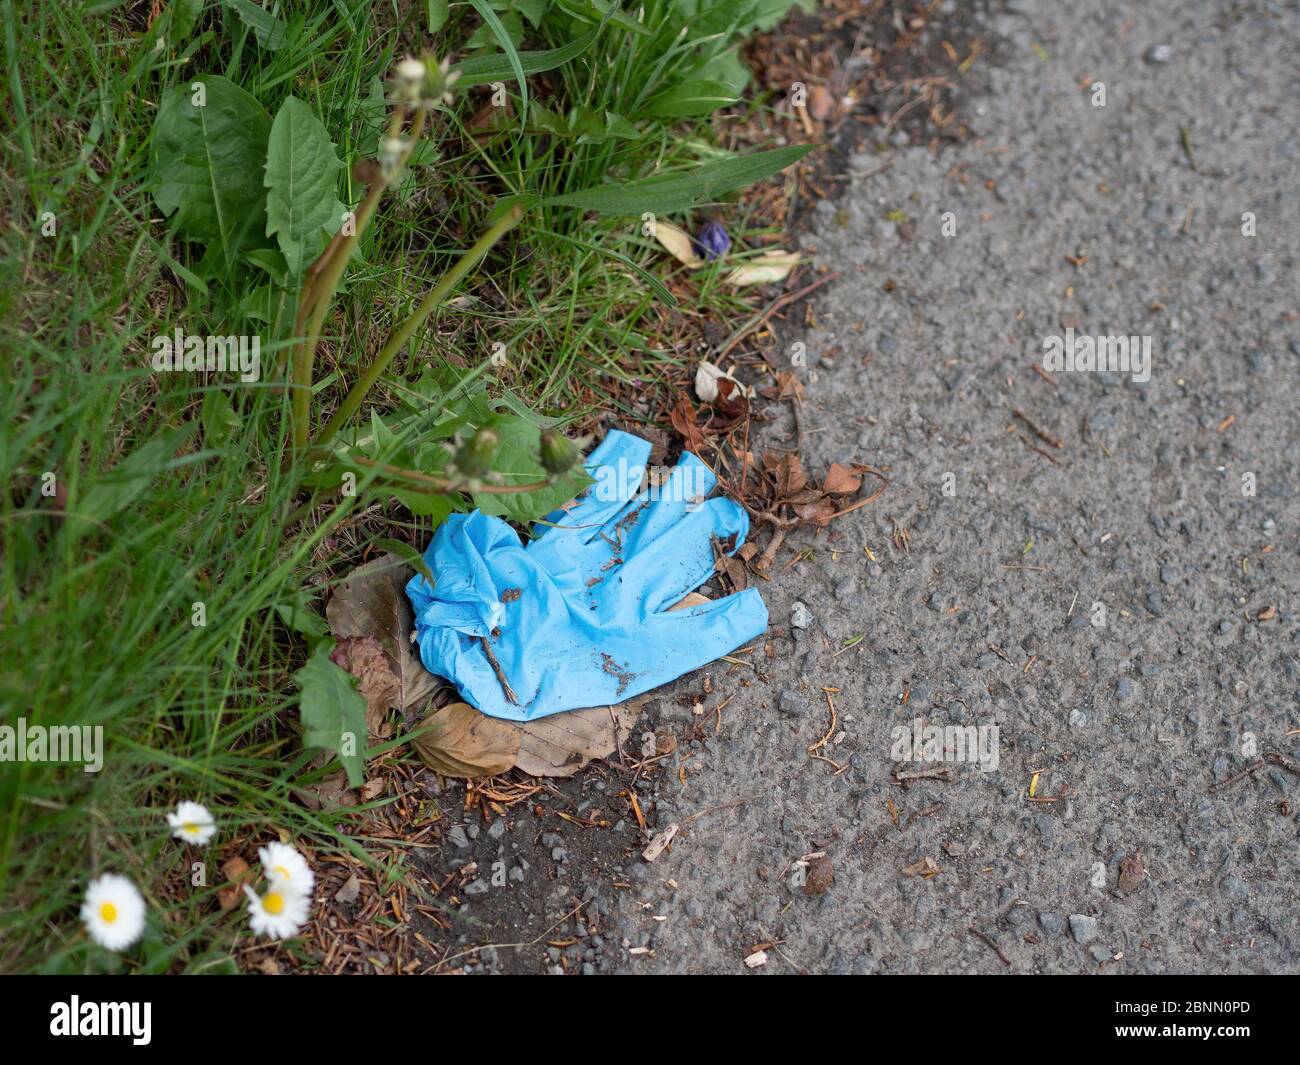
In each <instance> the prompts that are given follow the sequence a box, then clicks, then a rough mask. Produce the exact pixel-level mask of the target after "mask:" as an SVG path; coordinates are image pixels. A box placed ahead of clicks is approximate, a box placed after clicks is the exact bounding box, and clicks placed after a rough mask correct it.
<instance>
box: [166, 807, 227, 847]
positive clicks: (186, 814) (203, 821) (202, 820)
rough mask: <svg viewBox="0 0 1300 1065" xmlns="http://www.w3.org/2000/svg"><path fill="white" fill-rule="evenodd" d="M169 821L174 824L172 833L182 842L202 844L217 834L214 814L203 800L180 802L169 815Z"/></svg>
mask: <svg viewBox="0 0 1300 1065" xmlns="http://www.w3.org/2000/svg"><path fill="white" fill-rule="evenodd" d="M167 823H168V824H169V825H171V826H172V835H173V836H175V837H176V838H177V839H179V840H180V841H181V842H182V843H194V844H197V845H198V846H202V845H203V844H205V843H207V842H208V840H210V839H211V838H212V837H213V836H215V835H216V834H217V826H216V824H215V823H214V822H213V820H212V815H211V814H210V813H208V808H207V807H206V806H204V805H203V804H202V803H201V802H182V803H178V804H177V806H176V812H175V813H171V814H168V815H167Z"/></svg>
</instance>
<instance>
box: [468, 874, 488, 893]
mask: <svg viewBox="0 0 1300 1065" xmlns="http://www.w3.org/2000/svg"><path fill="white" fill-rule="evenodd" d="M487 893H488V884H487V881H486V880H484V879H483V878H482V877H479V878H478V879H477V880H472V881H470V883H469V884H467V885H466V886H465V894H466V895H486V894H487Z"/></svg>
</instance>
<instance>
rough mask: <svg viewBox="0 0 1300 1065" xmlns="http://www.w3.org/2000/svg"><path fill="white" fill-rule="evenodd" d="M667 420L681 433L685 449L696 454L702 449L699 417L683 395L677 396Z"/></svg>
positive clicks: (702, 435) (702, 440)
mask: <svg viewBox="0 0 1300 1065" xmlns="http://www.w3.org/2000/svg"><path fill="white" fill-rule="evenodd" d="M668 420H669V421H670V422H672V426H673V428H674V429H676V430H677V431H678V432H679V433H680V434H681V436H682V440H683V441H684V442H685V444H686V450H687V451H693V452H695V454H697V455H698V454H700V453H701V452H702V451H703V450H704V433H703V431H702V430H701V429H700V423H699V418H698V416H697V415H696V413H695V408H694V407H693V406H691V401H690V400H689V399H687V398H686V397H685V396H679V397H678V398H677V403H676V404H675V405H674V407H673V409H672V413H671V414H669V416H668Z"/></svg>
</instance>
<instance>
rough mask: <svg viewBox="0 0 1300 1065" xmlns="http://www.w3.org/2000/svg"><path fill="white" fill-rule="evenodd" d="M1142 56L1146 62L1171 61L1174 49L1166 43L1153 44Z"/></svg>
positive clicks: (1161, 62)
mask: <svg viewBox="0 0 1300 1065" xmlns="http://www.w3.org/2000/svg"><path fill="white" fill-rule="evenodd" d="M1142 58H1143V59H1145V60H1146V61H1147V62H1148V63H1160V64H1163V63H1172V62H1173V59H1174V50H1173V48H1171V47H1170V46H1169V45H1167V44H1153V45H1152V46H1151V47H1150V48H1148V49H1147V50H1146V54H1145V55H1144V56H1143V57H1142Z"/></svg>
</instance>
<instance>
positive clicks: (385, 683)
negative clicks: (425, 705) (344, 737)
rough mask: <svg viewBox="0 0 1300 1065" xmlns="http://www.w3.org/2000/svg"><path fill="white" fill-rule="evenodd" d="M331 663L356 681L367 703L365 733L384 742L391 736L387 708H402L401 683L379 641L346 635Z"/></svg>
mask: <svg viewBox="0 0 1300 1065" xmlns="http://www.w3.org/2000/svg"><path fill="white" fill-rule="evenodd" d="M330 661H331V662H333V663H334V664H335V665H336V666H342V667H343V668H344V669H346V670H347V671H348V672H349V673H351V674H352V675H353V676H354V677H356V678H357V690H358V691H360V692H361V697H362V698H363V699H365V701H366V731H367V732H368V733H369V734H370V735H371V736H372V737H375V738H377V739H381V740H382V739H387V738H388V737H389V736H391V735H392V732H393V726H392V725H391V724H390V723H389V721H388V708H389V707H390V706H398V705H400V701H401V693H402V682H401V681H400V680H398V678H397V674H396V673H394V672H393V667H392V666H391V665H390V664H389V659H388V656H387V655H386V654H385V653H384V649H383V648H382V647H381V646H380V645H379V641H378V640H376V639H375V638H374V637H373V636H344V637H342V638H341V639H340V640H339V641H338V643H337V644H335V646H334V649H333V650H332V651H330Z"/></svg>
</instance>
